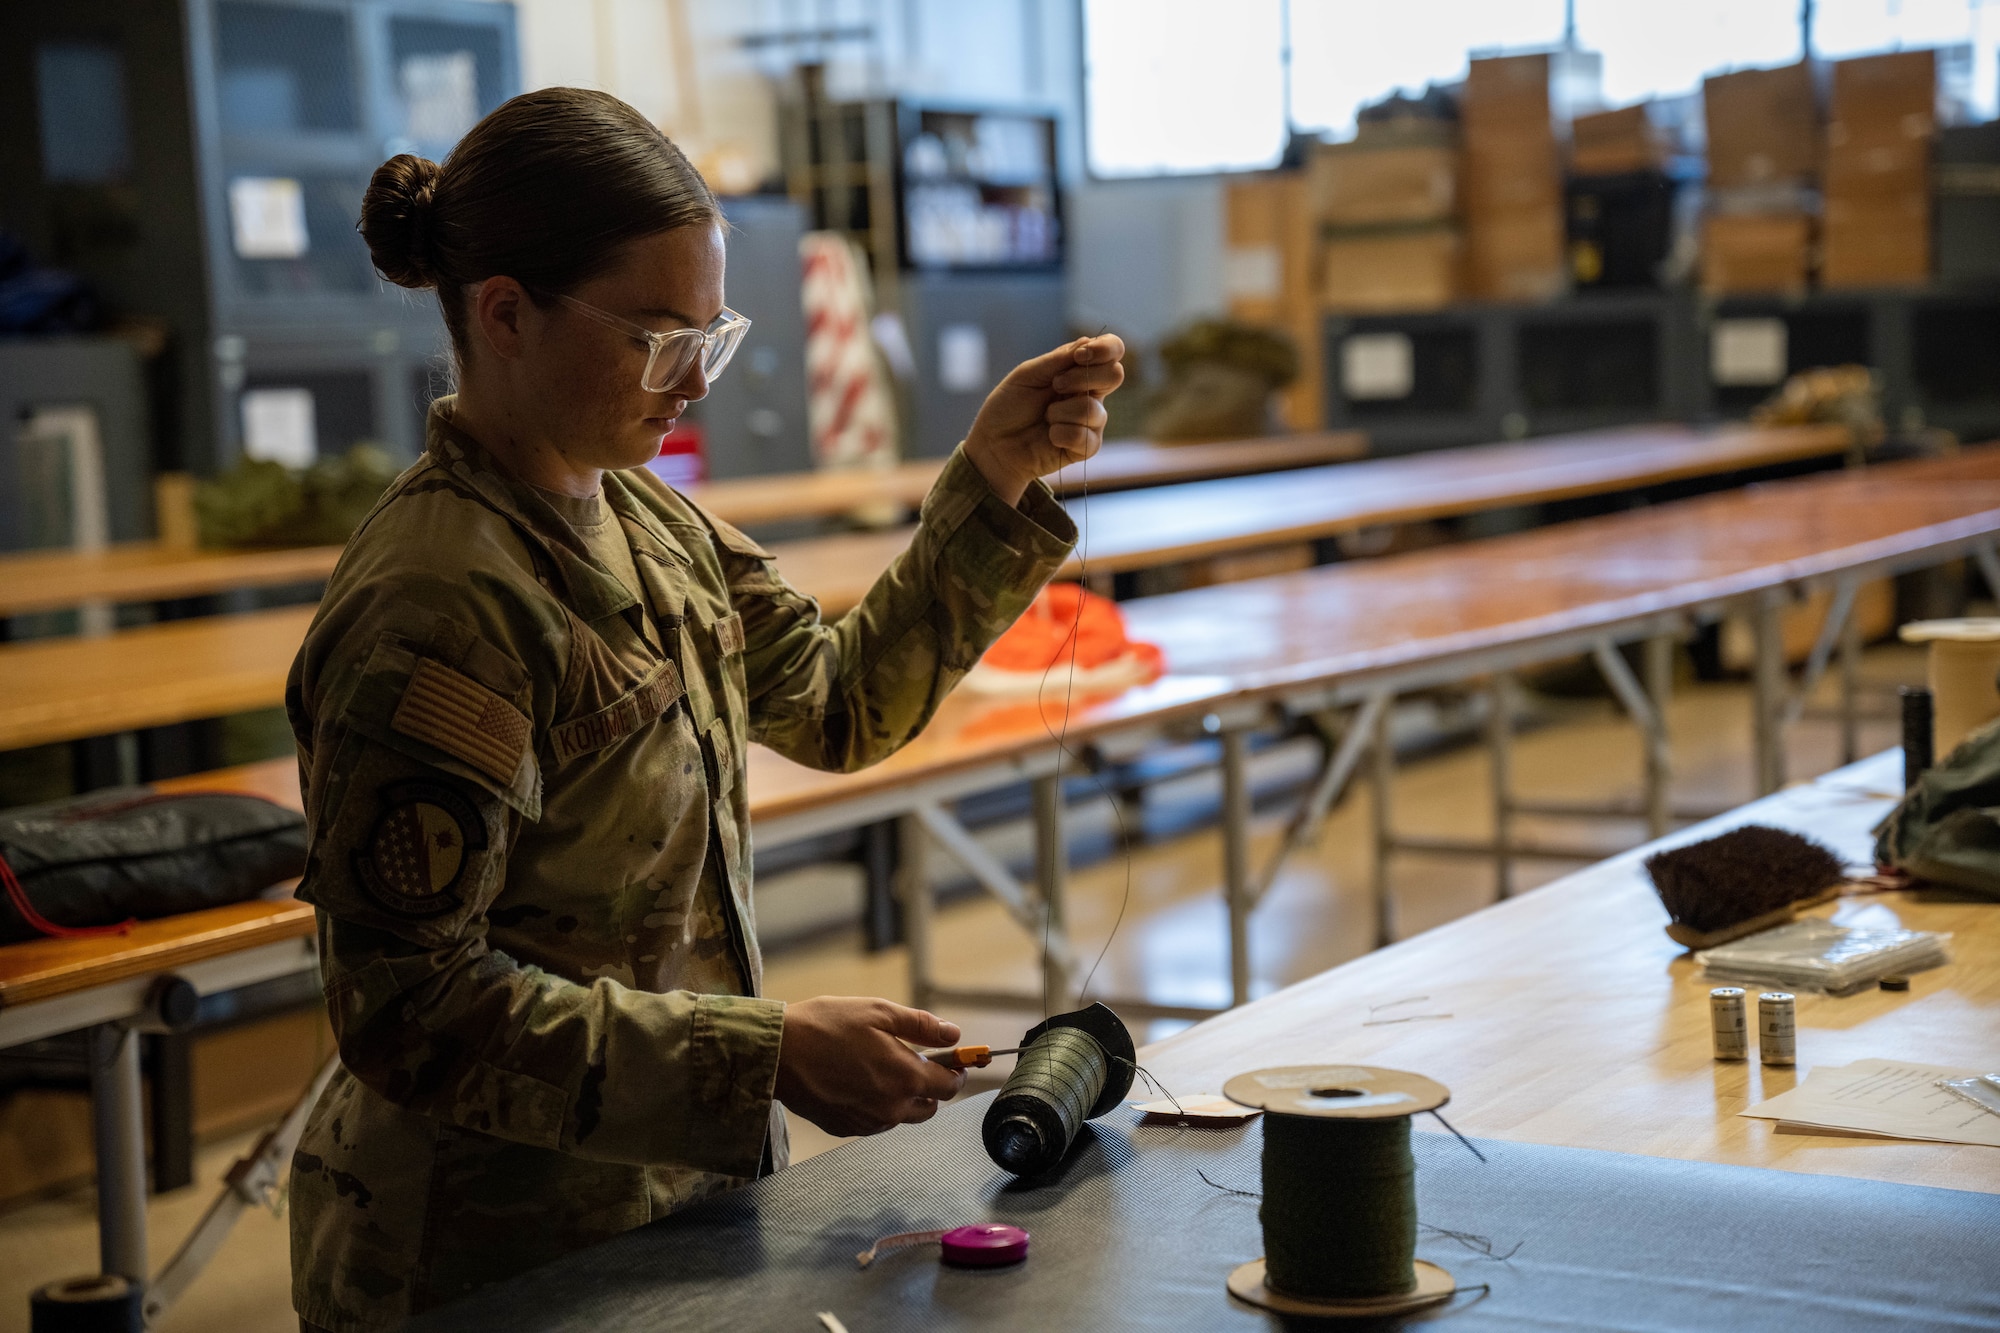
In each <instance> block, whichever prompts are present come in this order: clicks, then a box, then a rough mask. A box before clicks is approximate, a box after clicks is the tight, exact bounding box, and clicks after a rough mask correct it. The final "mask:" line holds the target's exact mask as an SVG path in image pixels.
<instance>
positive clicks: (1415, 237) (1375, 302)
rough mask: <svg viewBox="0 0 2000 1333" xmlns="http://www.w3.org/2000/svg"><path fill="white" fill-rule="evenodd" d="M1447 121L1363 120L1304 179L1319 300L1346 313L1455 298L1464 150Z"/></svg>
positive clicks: (1420, 306) (1319, 152)
mask: <svg viewBox="0 0 2000 1333" xmlns="http://www.w3.org/2000/svg"><path fill="white" fill-rule="evenodd" d="M1455 138H1456V135H1455V134H1454V133H1453V126H1452V124H1451V122H1450V121H1445V120H1419V119H1415V118H1406V119H1399V120H1390V121H1373V122H1368V121H1364V122H1363V123H1362V124H1361V126H1360V130H1359V133H1358V134H1357V135H1356V136H1355V139H1354V141H1353V142H1352V143H1339V144H1322V145H1320V146H1318V147H1317V148H1315V149H1314V150H1313V155H1312V159H1311V162H1310V163H1309V164H1308V167H1307V173H1306V190H1307V197H1308V199H1309V200H1310V207H1311V210H1312V215H1313V218H1314V221H1315V223H1316V225H1317V227H1318V229H1319V232H1320V235H1321V237H1322V238H1323V245H1322V248H1321V250H1320V275H1321V278H1320V297H1321V300H1322V302H1323V304H1324V307H1325V309H1327V310H1330V311H1339V312H1343V313H1367V312H1370V311H1404V310H1432V309H1436V308H1437V307H1439V306H1443V305H1447V304H1449V303H1450V302H1451V300H1452V298H1453V297H1454V296H1455V295H1456V294H1457V289H1458V263H1459V237H1458V226H1457V222H1456V217H1457V211H1458V148H1457V145H1456V143H1455Z"/></svg>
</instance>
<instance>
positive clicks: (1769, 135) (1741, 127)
mask: <svg viewBox="0 0 2000 1333" xmlns="http://www.w3.org/2000/svg"><path fill="white" fill-rule="evenodd" d="M1701 94H1702V109H1703V113H1704V115H1705V117H1706V119H1707V122H1708V184H1709V187H1710V188H1711V189H1729V188H1732V187H1735V186H1741V185H1768V184H1773V183H1777V182H1796V183H1811V182H1812V181H1813V180H1814V179H1815V178H1816V177H1817V176H1818V174H1819V161H1820V140H1821V135H1820V128H1819V97H1818V94H1817V92H1816V91H1815V89H1814V86H1813V76H1812V69H1811V67H1810V66H1808V65H1806V64H1804V63H1800V64H1796V65H1785V66H1782V67H1781V68H1778V69H1746V70H1741V71H1738V72H1737V73H1734V74H1718V75H1716V76H1715V77H1713V78H1710V79H1705V80H1703V82H1702V85H1701Z"/></svg>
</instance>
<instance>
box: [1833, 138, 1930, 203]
mask: <svg viewBox="0 0 2000 1333" xmlns="http://www.w3.org/2000/svg"><path fill="white" fill-rule="evenodd" d="M1930 189H1931V153H1930V141H1929V140H1928V139H1921V140H1917V141H1914V142H1913V141H1910V140H1907V139H1906V140H1904V141H1902V142H1900V143H1878V144H1848V145H1846V146H1845V147H1841V148H1834V147H1831V146H1829V147H1828V149H1827V154H1826V192H1827V194H1829V195H1835V194H1842V195H1847V196H1848V197H1850V198H1852V197H1854V196H1857V195H1877V196H1885V197H1886V196H1889V195H1908V194H1929V193H1930Z"/></svg>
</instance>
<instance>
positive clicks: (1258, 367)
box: [1143, 319, 1299, 444]
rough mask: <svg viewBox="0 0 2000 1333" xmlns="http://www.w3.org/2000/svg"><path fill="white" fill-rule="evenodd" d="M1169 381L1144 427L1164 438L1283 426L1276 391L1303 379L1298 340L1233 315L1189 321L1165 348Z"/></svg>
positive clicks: (1246, 433) (1237, 434)
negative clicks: (1243, 321)
mask: <svg viewBox="0 0 2000 1333" xmlns="http://www.w3.org/2000/svg"><path fill="white" fill-rule="evenodd" d="M1160 360H1161V361H1163V362H1165V363H1166V367H1167V380H1166V383H1165V384H1163V385H1162V386H1161V387H1160V389H1159V391H1158V392H1157V393H1156V394H1154V395H1153V396H1152V398H1151V400H1150V402H1149V404H1148V411H1147V416H1146V423H1145V427H1144V432H1143V433H1144V434H1145V435H1146V436H1147V437H1148V438H1150V439H1152V440H1155V441H1157V442H1159V443H1161V444H1196V443H1201V442H1203V441H1215V440H1241V439H1249V438H1252V437H1254V436H1259V435H1273V434H1277V433H1279V432H1280V431H1281V430H1282V429H1283V426H1282V424H1281V423H1280V422H1279V420H1278V416H1277V410H1276V408H1275V406H1274V404H1273V402H1272V395H1273V394H1275V393H1277V391H1278V390H1280V389H1282V388H1284V387H1285V386H1286V385H1288V384H1290V383H1291V382H1292V381H1293V380H1295V379H1297V378H1298V374H1299V353H1298V348H1297V347H1295V346H1294V345H1293V343H1292V340H1291V339H1289V338H1287V337H1286V336H1285V335H1284V334H1282V333H1278V332H1275V331H1273V330H1270V329H1261V328H1257V327H1255V326H1253V325H1249V324H1240V323H1237V322H1235V321H1233V320H1226V319H1207V320H1200V321H1197V322H1196V323H1193V324H1190V325H1188V326H1187V327H1186V328H1184V329H1182V330H1180V331H1179V332H1178V333H1176V334H1174V336H1173V337H1171V338H1169V339H1167V341H1166V342H1165V343H1163V344H1162V345H1161V347H1160Z"/></svg>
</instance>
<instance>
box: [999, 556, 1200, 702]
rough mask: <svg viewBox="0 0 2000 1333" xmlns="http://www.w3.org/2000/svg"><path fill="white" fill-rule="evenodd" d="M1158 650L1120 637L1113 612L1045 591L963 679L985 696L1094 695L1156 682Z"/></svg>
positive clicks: (1088, 599) (1059, 589)
mask: <svg viewBox="0 0 2000 1333" xmlns="http://www.w3.org/2000/svg"><path fill="white" fill-rule="evenodd" d="M1163 666H1164V664H1163V661H1162V658H1161V655H1160V650H1159V648H1157V647H1156V646H1154V645H1153V644H1150V643H1140V642H1137V641H1135V640H1133V639H1131V638H1128V637H1127V636H1126V633H1125V617H1124V615H1123V614H1122V613H1120V611H1119V610H1118V604H1117V603H1116V602H1114V601H1112V600H1111V599H1110V598H1108V597H1100V596H1098V595H1097V594H1096V593H1094V592H1088V591H1086V590H1085V589H1084V588H1083V587H1082V586H1080V585H1078V584H1075V583H1051V584H1049V585H1048V586H1047V587H1046V588H1043V589H1042V590H1041V592H1039V593H1037V594H1036V595H1035V600H1034V601H1033V602H1030V603H1029V604H1028V609H1027V610H1026V611H1024V612H1023V613H1022V614H1021V618H1020V619H1019V620H1016V621H1015V622H1014V623H1013V625H1012V626H1010V627H1009V628H1008V630H1007V632H1006V633H1005V634H1002V635H1001V636H1000V637H999V638H998V639H996V640H995V641H994V643H993V646H992V647H991V648H988V649H987V650H986V655H985V656H984V657H981V658H980V659H979V664H978V665H977V666H975V667H973V668H972V671H971V672H970V674H968V675H967V676H966V678H965V688H966V689H968V690H972V691H974V692H975V693H979V694H987V695H999V696H1006V695H1032V694H1036V693H1042V692H1055V693H1072V692H1073V693H1075V694H1078V695H1086V694H1099V693H1104V692H1106V691H1115V690H1122V689H1125V688H1127V687H1128V686H1132V685H1144V684H1146V683H1148V682H1149V681H1153V680H1156V679H1158V678H1159V675H1160V672H1161V671H1162V669H1163Z"/></svg>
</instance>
